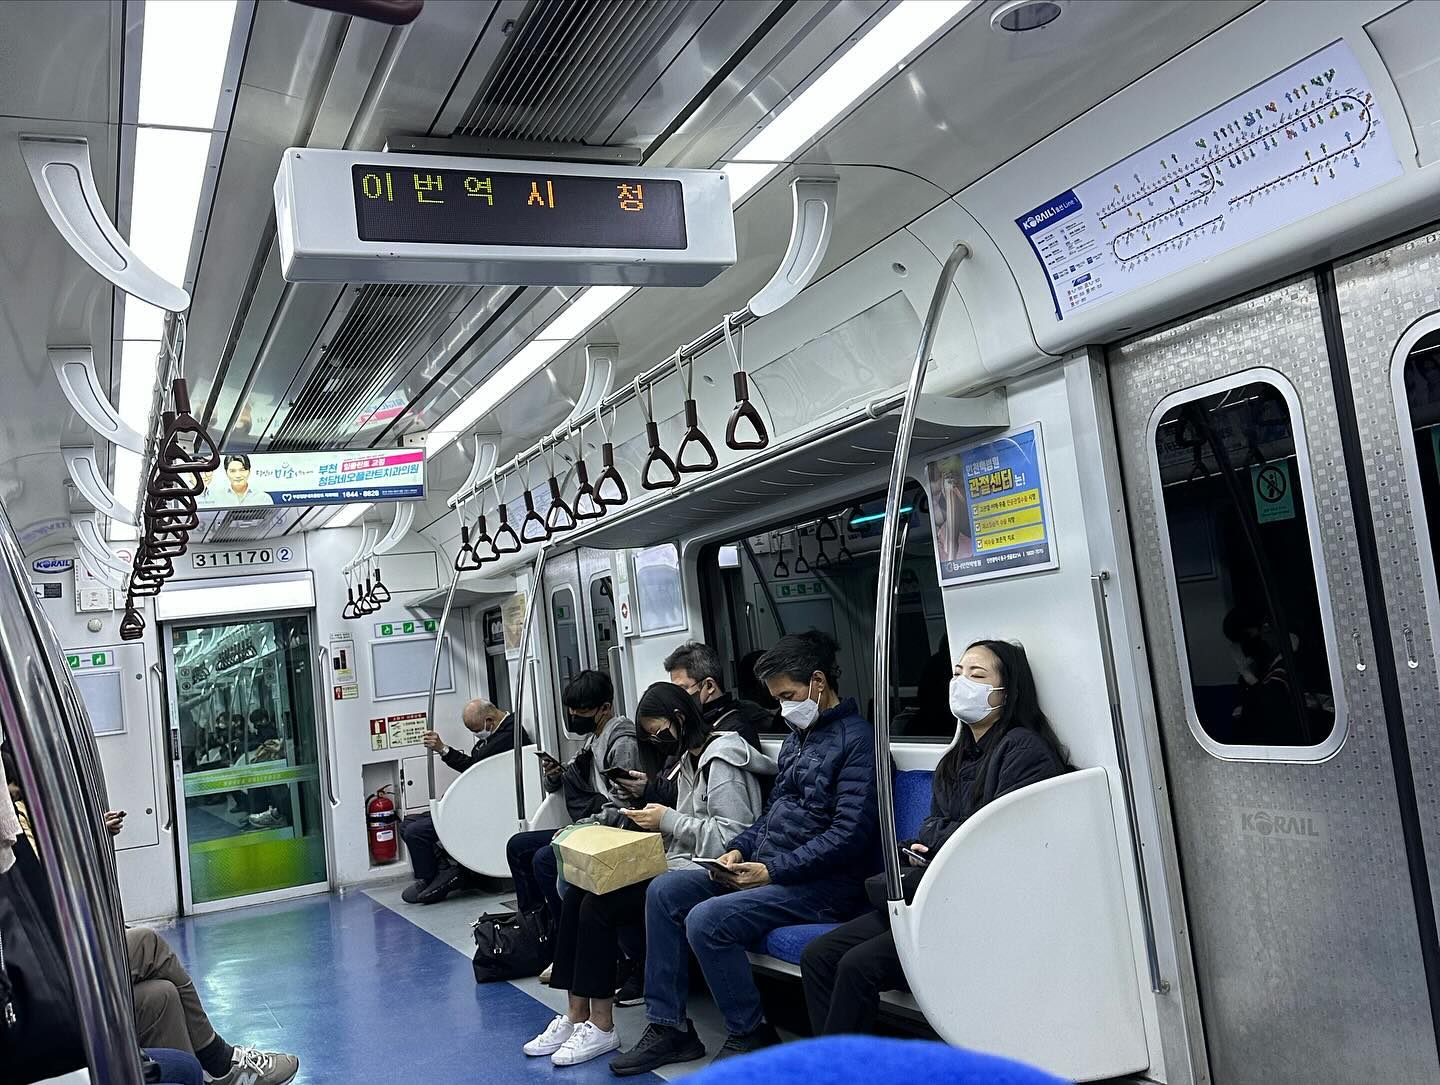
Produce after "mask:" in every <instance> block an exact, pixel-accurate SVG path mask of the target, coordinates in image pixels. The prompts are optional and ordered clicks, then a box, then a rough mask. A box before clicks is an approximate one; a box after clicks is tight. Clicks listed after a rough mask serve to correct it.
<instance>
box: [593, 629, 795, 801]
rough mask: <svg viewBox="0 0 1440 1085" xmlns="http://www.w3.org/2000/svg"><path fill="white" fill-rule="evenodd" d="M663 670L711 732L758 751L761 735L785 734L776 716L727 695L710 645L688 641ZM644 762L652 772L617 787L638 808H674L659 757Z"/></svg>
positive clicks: (669, 781)
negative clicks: (691, 699) (650, 805)
mask: <svg viewBox="0 0 1440 1085" xmlns="http://www.w3.org/2000/svg"><path fill="white" fill-rule="evenodd" d="M662 666H664V668H665V670H666V671H667V672H668V673H669V675H670V681H671V682H673V683H674V684H675V685H677V686H679V687H680V688H681V689H683V690H684V691H685V692H686V693H688V694H690V696H692V697H694V698H695V701H696V703H697V704H698V705H699V706H700V714H701V715H702V716H704V717H705V722H706V723H707V724H708V725H709V727H710V730H712V731H734V732H736V733H737V734H739V735H740V736H741V737H742V738H743V739H745V741H746V742H748V743H750V745H751V746H753V747H755V749H757V750H758V749H760V735H761V733H762V732H770V733H772V734H773V733H781V732H783V731H784V727H783V726H782V725H781V723H780V720H779V713H778V712H775V711H772V710H771V709H768V708H762V707H760V706H759V705H758V704H756V703H755V702H754V701H745V700H741V699H740V698H739V697H736V696H735V695H734V694H733V693H729V692H727V691H726V689H725V687H724V685H723V682H724V678H725V676H724V673H723V671H722V668H721V665H720V654H719V653H718V652H716V651H715V649H714V648H711V647H710V645H708V644H702V643H700V642H699V641H693V640H692V641H688V642H686V643H685V644H682V645H681V646H680V647H679V648H676V649H675V651H673V652H671V653H670V654H669V655H668V656H666V657H665V662H664V663H663V664H662ZM643 752H644V751H642V753H643ZM645 760H647V761H648V762H649V765H648V767H650V768H651V770H652V771H650V772H648V773H643V772H634V773H631V779H629V780H622V781H620V786H621V787H622V788H624V789H625V790H626V791H627V792H629V793H630V794H631V795H633V796H634V797H635V798H636V799H637V800H638V801H639V803H640V804H641V805H643V804H645V803H651V802H653V803H659V804H660V805H661V806H672V807H673V806H674V805H675V799H676V786H675V781H674V780H673V779H670V778H668V777H669V776H670V774H669V773H667V772H664V771H663V770H662V766H661V765H659V764H656V761H658V760H659V758H658V757H656V756H654V755H651V756H650V757H648V758H646V759H645Z"/></svg>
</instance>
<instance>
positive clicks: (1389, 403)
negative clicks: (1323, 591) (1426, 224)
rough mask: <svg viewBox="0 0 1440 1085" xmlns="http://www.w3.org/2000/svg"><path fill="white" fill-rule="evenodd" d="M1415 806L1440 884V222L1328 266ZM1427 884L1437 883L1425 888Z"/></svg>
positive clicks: (1429, 859) (1432, 877)
mask: <svg viewBox="0 0 1440 1085" xmlns="http://www.w3.org/2000/svg"><path fill="white" fill-rule="evenodd" d="M1335 300H1336V307H1337V309H1338V312H1339V315H1340V325H1341V329H1342V331H1343V343H1344V350H1345V361H1346V364H1347V365H1348V367H1349V371H1350V373H1351V377H1352V384H1353V385H1354V388H1355V416H1356V423H1357V426H1358V430H1359V438H1360V442H1361V444H1362V445H1363V446H1364V448H1365V450H1366V474H1365V490H1366V494H1367V496H1368V499H1369V502H1370V507H1371V514H1372V516H1373V518H1374V521H1375V524H1376V527H1377V530H1376V543H1377V547H1376V549H1377V565H1378V570H1379V574H1380V576H1381V577H1382V579H1383V581H1384V585H1385V603H1386V612H1387V615H1386V616H1387V617H1388V619H1389V622H1388V624H1389V630H1388V632H1389V644H1388V646H1386V647H1387V648H1388V651H1386V652H1382V653H1381V655H1382V656H1385V657H1388V658H1387V659H1385V660H1384V662H1383V663H1382V660H1381V659H1377V664H1381V665H1385V666H1388V668H1389V670H1390V672H1391V673H1392V674H1393V675H1394V678H1395V690H1396V696H1397V697H1398V699H1399V702H1400V708H1401V711H1402V712H1403V714H1404V719H1405V734H1404V739H1405V744H1406V745H1407V747H1408V748H1409V753H1410V763H1411V766H1412V771H1413V774H1414V785H1415V787H1414V794H1415V818H1416V821H1417V822H1418V825H1419V827H1420V833H1421V836H1422V839H1423V845H1424V846H1423V850H1424V856H1425V860H1426V866H1427V868H1428V870H1429V875H1430V884H1431V885H1432V886H1440V680H1437V661H1440V655H1437V653H1440V642H1437V639H1436V634H1435V630H1436V629H1437V628H1440V591H1437V567H1436V561H1437V557H1440V232H1431V233H1428V234H1425V235H1422V236H1419V237H1415V238H1412V239H1410V240H1408V241H1405V242H1402V243H1400V244H1398V245H1395V246H1392V247H1390V248H1388V249H1385V250H1384V251H1381V252H1376V253H1373V254H1370V255H1367V256H1364V257H1361V258H1359V259H1356V260H1353V261H1350V262H1349V263H1346V264H1344V265H1341V266H1339V267H1337V268H1336V269H1335ZM1432 895H1433V894H1432Z"/></svg>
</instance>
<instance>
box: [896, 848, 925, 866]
mask: <svg viewBox="0 0 1440 1085" xmlns="http://www.w3.org/2000/svg"><path fill="white" fill-rule="evenodd" d="M900 854H901V855H907V856H909V857H910V861H911V862H913V863H914V864H915V865H916V866H929V865H930V860H929V859H927V858H926V857H925V856H923V855H921V854H920V853H919V852H918V851H911V850H910V849H909V848H901V849H900Z"/></svg>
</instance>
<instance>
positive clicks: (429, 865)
mask: <svg viewBox="0 0 1440 1085" xmlns="http://www.w3.org/2000/svg"><path fill="white" fill-rule="evenodd" d="M400 835H401V837H403V838H404V840H405V847H406V848H407V849H408V850H409V852H410V868H411V869H412V870H414V871H415V877H416V878H418V879H420V881H422V882H431V881H434V880H435V875H437V874H439V873H440V867H441V865H442V863H441V857H442V854H443V853H442V852H441V850H440V834H439V833H437V832H436V831H435V819H434V818H432V817H431V816H430V815H429V814H416V815H415V816H414V817H408V818H406V819H405V820H404V821H402V822H401V823H400ZM446 858H447V859H448V856H447V857H446Z"/></svg>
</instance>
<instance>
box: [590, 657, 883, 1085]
mask: <svg viewBox="0 0 1440 1085" xmlns="http://www.w3.org/2000/svg"><path fill="white" fill-rule="evenodd" d="M835 651H836V644H835V641H834V640H832V639H831V638H830V637H828V636H826V635H825V634H823V633H819V632H816V631H813V630H812V631H811V632H809V633H804V634H801V635H799V636H790V637H784V638H782V639H781V640H780V641H779V642H778V643H777V644H776V645H775V647H774V648H772V649H771V650H770V651H769V652H767V653H765V655H764V656H762V657H761V658H760V660H759V661H758V662H757V663H756V665H755V673H756V675H757V676H758V677H759V678H761V679H762V680H763V681H764V682H765V684H766V685H767V686H769V688H770V692H771V693H772V694H773V695H774V696H775V698H776V699H777V700H778V701H779V702H780V710H781V713H782V714H783V716H784V718H785V722H786V724H787V726H788V727H789V728H790V735H789V736H788V737H787V738H786V739H785V744H784V746H783V747H781V750H780V773H779V775H778V776H777V777H776V781H775V786H774V790H773V791H772V792H771V795H770V804H769V806H768V807H767V808H766V810H765V813H763V814H762V815H761V816H760V820H759V821H757V822H756V823H755V824H754V825H752V826H751V827H750V828H749V829H747V830H746V831H745V832H743V833H741V834H740V835H739V836H738V837H737V838H736V839H735V840H733V841H731V843H730V849H731V850H730V851H729V852H727V853H726V854H725V855H723V856H721V858H720V860H719V864H720V866H718V867H716V868H714V869H712V870H711V871H710V872H708V873H707V872H706V871H703V870H677V871H671V872H670V873H668V874H662V875H661V876H660V877H659V878H656V879H655V881H653V882H652V883H651V884H650V889H649V892H648V893H647V894H646V898H645V934H646V940H647V943H648V945H647V956H646V967H645V1006H646V1016H647V1017H648V1018H649V1020H650V1027H649V1028H647V1029H646V1030H645V1035H644V1036H643V1037H641V1039H640V1042H639V1043H638V1044H637V1045H636V1046H635V1048H634V1049H633V1050H631V1051H629V1052H626V1053H625V1054H623V1055H620V1056H618V1057H616V1059H615V1060H614V1061H613V1062H612V1063H611V1064H610V1069H611V1070H612V1071H614V1072H615V1073H616V1074H619V1075H621V1076H626V1075H630V1074H641V1073H645V1072H647V1071H650V1070H654V1069H655V1068H656V1067H659V1066H665V1065H668V1064H670V1063H677V1062H690V1061H692V1060H694V1059H698V1058H702V1057H703V1056H704V1055H705V1047H704V1045H703V1044H702V1043H701V1042H700V1039H699V1037H698V1036H697V1035H696V1034H695V1028H694V1025H693V1024H691V1022H690V1021H689V1019H688V1018H687V1017H686V1015H685V998H686V993H687V988H688V986H689V954H688V953H687V943H688V948H689V949H693V950H694V951H695V956H696V958H697V959H698V960H699V961H700V967H701V968H702V969H703V970H704V972H705V980H706V982H707V983H708V984H709V986H710V993H711V994H712V995H714V997H715V1001H716V1003H717V1004H718V1005H719V1007H720V1010H721V1012H722V1013H723V1014H724V1015H725V1027H726V1030H727V1031H728V1032H729V1034H730V1035H729V1038H728V1039H727V1040H726V1041H725V1046H724V1047H723V1048H721V1050H720V1052H719V1053H718V1054H717V1055H716V1058H717V1059H721V1058H727V1057H729V1056H731V1055H739V1054H744V1053H745V1052H748V1051H754V1050H757V1049H759V1048H762V1047H766V1046H769V1045H770V1044H773V1043H776V1042H778V1040H779V1037H778V1036H777V1035H776V1034H775V1030H774V1029H773V1028H772V1027H771V1026H770V1025H769V1024H768V1023H766V1021H765V1018H764V1014H763V1012H762V1010H761V1005H760V993H759V991H758V990H757V989H756V987H755V980H754V977H753V976H752V975H751V972H750V962H749V959H748V958H747V957H746V955H745V954H746V950H747V949H748V948H749V947H750V946H752V945H754V944H756V943H757V942H759V941H760V940H761V939H762V938H763V937H764V936H765V935H766V934H767V933H769V932H770V931H772V930H774V929H775V928H776V927H783V926H788V925H791V924H796V923H835V922H840V921H843V920H846V919H849V918H852V917H853V916H855V915H856V914H858V913H859V912H860V911H861V910H862V909H863V908H864V906H865V898H864V880H865V878H866V876H867V875H869V874H871V873H873V872H874V871H875V870H877V869H879V866H880V853H879V844H878V840H879V836H878V825H877V816H876V803H875V741H874V738H875V736H874V729H873V728H872V727H871V725H870V724H869V723H867V722H866V721H865V720H864V719H863V718H862V717H861V716H860V713H859V710H858V709H857V708H856V705H855V702H854V701H853V700H848V699H847V700H843V701H842V700H841V699H840V697H839V695H838V694H837V693H836V690H835V682H836V678H837V676H838V667H837V666H836V664H835Z"/></svg>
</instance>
